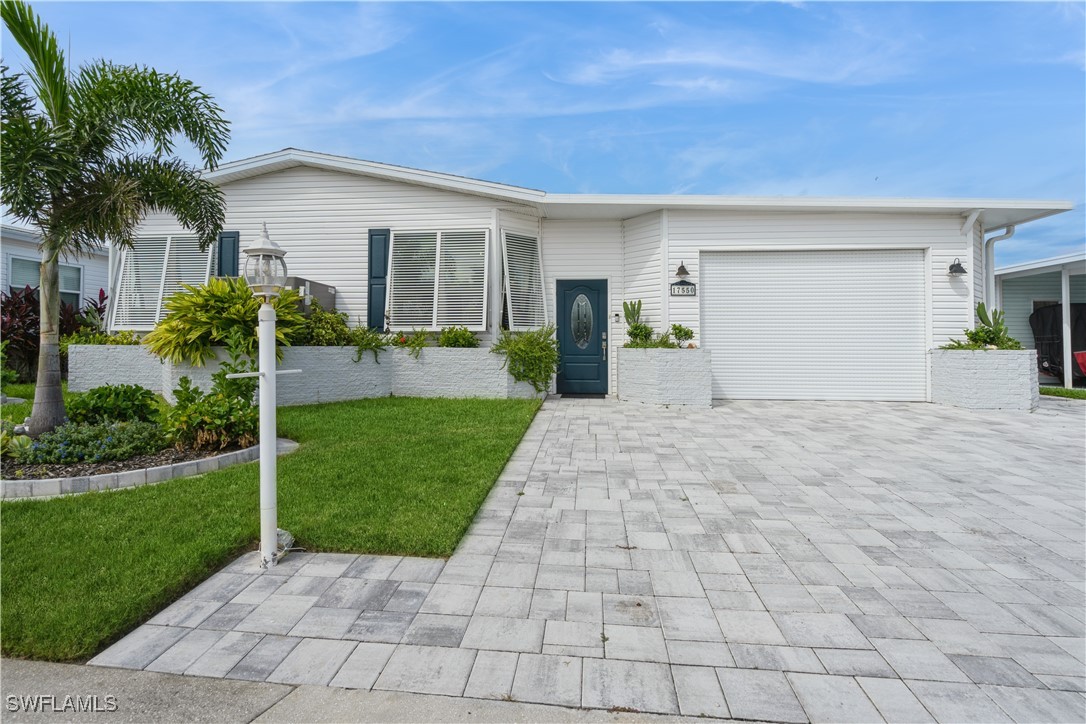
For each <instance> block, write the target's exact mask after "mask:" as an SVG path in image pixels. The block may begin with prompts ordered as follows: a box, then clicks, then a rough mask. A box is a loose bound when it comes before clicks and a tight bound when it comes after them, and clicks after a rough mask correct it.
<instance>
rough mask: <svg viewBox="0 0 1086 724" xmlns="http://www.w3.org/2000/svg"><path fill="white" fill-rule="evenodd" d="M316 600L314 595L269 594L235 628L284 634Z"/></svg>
mask: <svg viewBox="0 0 1086 724" xmlns="http://www.w3.org/2000/svg"><path fill="white" fill-rule="evenodd" d="M316 602H317V597H316V596H280V595H278V594H275V595H271V596H268V597H267V598H266V599H264V603H262V604H260V605H259V606H257V607H256V608H255V609H253V612H252V613H250V614H249V615H248V616H246V617H245V618H244V619H243V620H242V621H241V623H239V624H238V625H237V626H236V627H235V628H236V630H238V631H251V632H253V633H271V634H286V633H288V632H289V631H290V630H291V629H292V628H294V626H295V625H296V624H297V623H298V622H299V621H300V620H301V619H302V616H304V615H305V614H306V612H307V611H308V610H309V609H310V608H312V607H313V604H315V603H316Z"/></svg>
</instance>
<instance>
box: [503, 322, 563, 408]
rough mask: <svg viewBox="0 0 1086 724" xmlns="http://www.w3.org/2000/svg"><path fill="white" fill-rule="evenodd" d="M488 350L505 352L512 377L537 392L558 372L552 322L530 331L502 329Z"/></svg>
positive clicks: (542, 390)
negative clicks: (527, 384)
mask: <svg viewBox="0 0 1086 724" xmlns="http://www.w3.org/2000/svg"><path fill="white" fill-rule="evenodd" d="M490 351H491V352H493V353H494V354H500V355H504V356H505V365H506V366H507V367H508V368H509V374H511V375H512V376H513V379H514V380H516V381H517V382H527V383H529V384H530V385H531V386H532V387H533V388H534V389H535V391H536V392H546V391H547V389H548V388H549V387H550V385H551V378H552V377H553V376H554V373H555V372H557V371H558V339H557V338H556V337H555V335H554V325H553V324H549V325H547V326H546V327H542V328H540V329H534V330H531V331H529V332H510V331H509V330H507V329H506V330H502V333H501V336H500V337H499V338H498V341H497V342H495V343H494V346H492V347H491V348H490Z"/></svg>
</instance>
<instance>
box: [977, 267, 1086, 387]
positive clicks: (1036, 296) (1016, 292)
mask: <svg viewBox="0 0 1086 724" xmlns="http://www.w3.org/2000/svg"><path fill="white" fill-rule="evenodd" d="M995 282H996V299H997V302H996V303H997V306H998V307H999V308H1000V309H1002V310H1003V313H1004V314H1005V315H1006V323H1007V329H1008V330H1009V331H1010V334H1011V336H1012V337H1014V338H1015V339H1017V340H1018V341H1020V342H1021V343H1022V346H1023V347H1025V348H1026V349H1039V346H1038V344H1037V340H1035V339H1034V334H1033V329H1032V327H1031V326H1030V316H1031V315H1033V313H1034V312H1037V311H1038V310H1039V309H1042V308H1045V307H1059V308H1060V309H1059V314H1058V315H1056V314H1053V315H1052V316H1053V317H1058V319H1059V330H1058V331H1059V332H1060V333H1059V334H1058V335H1057V336H1058V337H1059V340H1058V341H1059V344H1058V345H1054V346H1055V349H1052V350H1048V349H1046V350H1044V352H1045V353H1046V354H1049V353H1054V352H1057V351H1058V352H1059V354H1058V359H1059V360H1060V361H1062V360H1066V359H1069V358H1071V356H1072V352H1080V351H1083V350H1082V349H1079V348H1078V347H1073V345H1072V340H1073V339H1074V335H1072V334H1070V333H1069V332H1068V331H1067V330H1070V329H1071V328H1072V306H1071V305H1073V304H1086V251H1080V252H1078V253H1077V254H1066V255H1064V256H1058V257H1053V258H1051V259H1041V260H1039V261H1031V262H1025V263H1023V264H1014V265H1011V266H1004V267H1000V268H998V269H996V272H995ZM1049 341H1055V340H1049ZM1041 346H1043V344H1042V345H1041ZM1060 371H1061V372H1062V373H1063V375H1062V379H1059V380H1058V382H1060V383H1061V384H1063V385H1064V386H1065V387H1071V385H1072V382H1073V380H1072V374H1073V371H1074V368H1073V367H1072V366H1071V365H1061V368H1060ZM1052 379H1054V378H1052Z"/></svg>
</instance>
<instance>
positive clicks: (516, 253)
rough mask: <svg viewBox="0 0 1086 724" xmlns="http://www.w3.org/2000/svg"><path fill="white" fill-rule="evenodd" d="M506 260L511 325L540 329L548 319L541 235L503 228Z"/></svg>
mask: <svg viewBox="0 0 1086 724" xmlns="http://www.w3.org/2000/svg"><path fill="white" fill-rule="evenodd" d="M502 255H503V257H504V261H505V300H506V305H507V312H508V314H509V328H510V329H512V330H514V331H523V330H527V329H538V328H539V327H542V326H543V325H545V324H546V323H547V305H546V303H545V301H544V299H543V262H542V260H541V257H540V249H539V237H538V236H532V235H529V234H518V233H515V232H512V231H505V230H504V229H503V230H502Z"/></svg>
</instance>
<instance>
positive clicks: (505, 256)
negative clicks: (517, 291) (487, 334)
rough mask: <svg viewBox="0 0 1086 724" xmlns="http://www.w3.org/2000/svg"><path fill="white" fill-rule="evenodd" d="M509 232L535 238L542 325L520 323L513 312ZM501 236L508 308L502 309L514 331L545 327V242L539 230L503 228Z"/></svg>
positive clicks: (504, 288) (503, 291)
mask: <svg viewBox="0 0 1086 724" xmlns="http://www.w3.org/2000/svg"><path fill="white" fill-rule="evenodd" d="M509 234H516V235H517V236H521V237H526V238H530V239H535V250H536V263H537V264H538V265H539V306H540V309H541V310H542V314H543V324H541V325H532V324H520V323H518V321H519V320H517V319H516V318H515V315H514V313H513V304H512V301H513V296H512V288H511V287H512V285H511V283H510V278H509V269H510V264H509V251H508V243H507V239H508V235H509ZM501 237H502V277H503V279H502V283H503V286H502V299H503V300H504V303H505V305H506V308H505V309H504V310H502V311H503V312H507V313H508V315H509V329H510V330H512V331H514V332H524V331H528V330H531V329H539V328H540V327H545V326H546V325H547V322H548V316H547V282H546V278H547V277H546V274H545V273H544V271H543V243H542V240H541V239H540V235H539V233H538V232H536V233H531V234H527V233H524V232H520V231H516V230H513V229H506V228H502V230H501Z"/></svg>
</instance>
